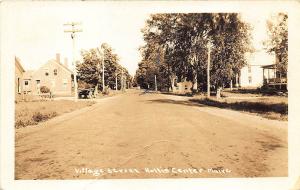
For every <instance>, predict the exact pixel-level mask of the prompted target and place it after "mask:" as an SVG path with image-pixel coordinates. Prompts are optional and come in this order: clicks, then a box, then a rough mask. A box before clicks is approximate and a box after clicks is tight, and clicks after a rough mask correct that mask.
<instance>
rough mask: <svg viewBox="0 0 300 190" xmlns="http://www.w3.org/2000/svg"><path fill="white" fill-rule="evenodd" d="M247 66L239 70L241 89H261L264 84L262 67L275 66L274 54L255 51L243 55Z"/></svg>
mask: <svg viewBox="0 0 300 190" xmlns="http://www.w3.org/2000/svg"><path fill="white" fill-rule="evenodd" d="M245 56H246V60H247V63H248V64H247V66H245V67H243V68H242V69H241V73H240V78H239V82H240V86H241V87H242V88H257V87H261V86H262V85H263V82H264V74H263V68H262V66H265V65H272V64H275V54H269V53H267V52H264V51H256V52H254V53H248V54H246V55H245Z"/></svg>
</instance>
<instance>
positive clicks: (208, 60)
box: [207, 41, 211, 98]
mask: <svg viewBox="0 0 300 190" xmlns="http://www.w3.org/2000/svg"><path fill="white" fill-rule="evenodd" d="M207 48H208V55H207V98H209V97H210V51H211V50H210V48H211V42H210V41H208V44H207Z"/></svg>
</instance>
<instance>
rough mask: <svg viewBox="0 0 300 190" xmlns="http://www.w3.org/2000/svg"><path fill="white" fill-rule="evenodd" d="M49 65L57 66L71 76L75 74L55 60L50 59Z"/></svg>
mask: <svg viewBox="0 0 300 190" xmlns="http://www.w3.org/2000/svg"><path fill="white" fill-rule="evenodd" d="M47 63H53V64H56V65H57V66H59V67H61V68H63V69H64V70H65V71H67V72H69V73H70V74H73V72H72V71H71V70H70V69H69V68H67V67H66V66H64V65H63V64H61V63H58V62H57V61H56V60H55V59H50V60H49V61H47Z"/></svg>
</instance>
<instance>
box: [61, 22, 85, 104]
mask: <svg viewBox="0 0 300 190" xmlns="http://www.w3.org/2000/svg"><path fill="white" fill-rule="evenodd" d="M78 25H81V23H79V22H70V23H65V24H64V26H71V27H72V28H71V29H68V30H64V32H66V33H71V39H72V47H73V50H72V54H73V59H72V67H73V76H74V98H75V101H77V99H78V92H77V88H78V85H77V71H76V63H75V62H76V58H75V52H76V51H75V37H76V33H77V32H82V29H77V28H76V26H78Z"/></svg>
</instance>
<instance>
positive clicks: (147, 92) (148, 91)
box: [139, 90, 157, 96]
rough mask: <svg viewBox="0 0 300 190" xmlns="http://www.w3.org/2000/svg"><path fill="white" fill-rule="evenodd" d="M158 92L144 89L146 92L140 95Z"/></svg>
mask: <svg viewBox="0 0 300 190" xmlns="http://www.w3.org/2000/svg"><path fill="white" fill-rule="evenodd" d="M156 93H157V92H155V91H152V90H144V92H142V93H140V94H139V96H142V95H145V94H156Z"/></svg>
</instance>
